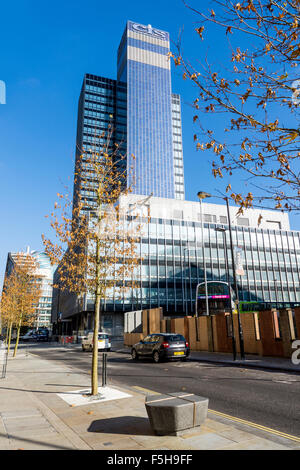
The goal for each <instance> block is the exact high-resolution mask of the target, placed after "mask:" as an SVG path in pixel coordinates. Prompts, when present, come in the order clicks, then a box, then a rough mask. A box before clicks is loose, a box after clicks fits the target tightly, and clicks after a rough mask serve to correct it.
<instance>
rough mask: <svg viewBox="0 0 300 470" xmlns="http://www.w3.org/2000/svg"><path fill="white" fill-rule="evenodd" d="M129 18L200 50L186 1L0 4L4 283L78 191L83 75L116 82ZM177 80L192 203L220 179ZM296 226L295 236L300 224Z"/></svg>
mask: <svg viewBox="0 0 300 470" xmlns="http://www.w3.org/2000/svg"><path fill="white" fill-rule="evenodd" d="M194 4H198V2H194ZM201 4H202V6H203V5H204V6H205V2H204V1H203V2H201ZM208 6H209V2H207V7H208ZM127 20H133V21H136V22H139V23H142V24H152V25H153V26H155V27H157V28H159V29H163V30H166V31H169V32H170V35H171V39H172V40H173V41H174V42H176V41H177V37H178V34H179V31H180V30H181V29H182V28H184V32H183V50H184V52H186V53H187V54H188V55H189V56H190V57H197V54H198V51H200V48H201V47H202V43H201V41H199V38H198V37H197V34H196V33H195V27H196V21H197V18H196V17H195V16H194V14H193V13H192V12H190V11H189V10H187V9H186V7H185V6H184V5H183V2H182V1H181V0H167V1H166V0H160V1H159V0H152V1H151V2H140V1H136V0H134V1H132V0H129V1H127V2H123V1H119V0H115V1H114V2H107V1H102V0H98V1H96V0H86V1H85V2H82V1H78V0H72V1H66V0H60V1H57V0H53V1H51V2H40V1H35V0H28V1H26V0H16V1H15V2H5V3H2V5H1V30H0V45H1V46H0V80H3V81H5V83H6V87H7V99H6V104H5V105H0V144H1V145H0V200H1V222H2V223H1V231H0V247H1V248H0V283H1V285H2V275H3V272H4V270H5V263H6V257H7V253H8V252H9V251H17V250H23V249H25V248H26V246H28V245H29V246H30V247H31V249H36V250H40V249H42V248H43V245H42V242H41V234H42V233H45V234H50V233H51V232H50V230H49V222H48V220H47V219H46V218H45V215H46V214H48V213H49V212H50V210H51V208H52V207H53V203H54V201H55V199H56V193H57V192H62V190H63V186H64V185H65V184H69V185H70V187H71V186H72V177H73V169H74V150H75V138H76V119H77V103H78V97H79V92H80V88H81V83H82V79H83V75H84V73H86V72H87V73H92V74H99V75H103V76H106V77H109V78H116V54H117V48H118V45H119V42H120V39H121V35H122V33H123V30H124V27H125V23H126V21H127ZM222 38H223V35H221V34H219V35H218V34H213V35H211V37H210V41H209V43H210V49H211V50H212V51H213V50H214V48H218V49H220V47H222V41H223V40H222ZM172 73H173V75H172V76H173V81H172V84H173V92H175V93H179V94H180V95H181V98H182V117H183V143H184V164H185V183H186V199H187V200H196V199H197V198H196V194H197V191H198V190H199V189H202V190H206V191H210V192H216V190H217V188H218V185H220V181H218V180H215V179H214V178H213V176H212V174H211V166H210V163H209V162H208V161H206V159H205V154H204V153H197V152H196V150H195V146H194V142H193V135H194V133H195V131H196V130H197V129H196V128H195V125H194V124H193V122H192V116H193V111H192V109H191V107H190V105H189V104H190V103H191V102H192V101H193V99H195V98H196V96H197V95H196V93H195V90H193V88H192V85H191V84H190V83H188V82H185V81H183V80H182V78H181V72H180V71H179V70H177V69H176V70H175V69H174V67H173V72H172ZM227 182H228V181H227V180H226V179H225V180H224V182H223V183H222V188H224V187H226V185H227ZM212 202H213V201H212ZM291 221H292V228H294V229H298V230H299V229H300V225H299V222H297V220H296V216H294V217H291Z"/></svg>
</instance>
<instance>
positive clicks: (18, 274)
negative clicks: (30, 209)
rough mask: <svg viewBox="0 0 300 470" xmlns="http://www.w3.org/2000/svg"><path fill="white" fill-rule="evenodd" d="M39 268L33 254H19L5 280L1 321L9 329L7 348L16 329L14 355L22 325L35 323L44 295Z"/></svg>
mask: <svg viewBox="0 0 300 470" xmlns="http://www.w3.org/2000/svg"><path fill="white" fill-rule="evenodd" d="M37 268H38V266H37V262H36V260H35V259H34V258H33V257H32V256H31V255H30V254H23V253H20V254H16V255H14V264H13V268H12V271H11V273H10V274H9V275H8V276H6V278H5V280H4V287H3V291H2V295H1V305H0V314H1V324H2V326H5V328H6V342H7V346H8V351H9V349H10V344H11V334H12V329H13V328H15V329H16V330H17V337H16V343H15V348H14V353H13V357H15V356H16V354H17V350H18V345H19V338H20V330H21V327H22V326H32V325H33V324H34V322H35V320H36V316H37V307H38V303H39V299H40V296H41V281H40V278H39V277H38V276H37V274H36V273H37Z"/></svg>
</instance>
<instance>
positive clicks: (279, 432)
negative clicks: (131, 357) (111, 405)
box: [133, 386, 300, 442]
mask: <svg viewBox="0 0 300 470" xmlns="http://www.w3.org/2000/svg"><path fill="white" fill-rule="evenodd" d="M133 388H135V389H137V390H140V391H142V392H147V393H150V394H151V395H160V394H159V393H158V392H155V391H154V390H149V389H148V388H143V387H138V386H135V387H133ZM208 411H209V413H212V414H215V415H217V416H220V417H222V418H226V419H229V420H231V421H235V422H237V423H240V424H245V425H247V426H251V427H253V428H256V429H259V430H261V431H265V432H269V433H270V434H275V435H276V436H279V437H283V438H285V439H290V440H292V441H296V442H300V437H297V436H293V435H291V434H287V433H284V432H281V431H277V430H276V429H272V428H268V427H266V426H262V425H261V424H256V423H252V422H251V421H247V420H245V419H241V418H236V417H235V416H231V415H227V414H225V413H221V412H220V411H215V410H211V409H210V408H209V409H208Z"/></svg>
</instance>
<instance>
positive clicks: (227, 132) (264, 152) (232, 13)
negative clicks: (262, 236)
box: [170, 0, 300, 212]
mask: <svg viewBox="0 0 300 470" xmlns="http://www.w3.org/2000/svg"><path fill="white" fill-rule="evenodd" d="M184 4H185V5H186V7H187V8H188V9H189V10H190V11H192V12H193V13H194V14H195V18H196V19H197V20H198V22H197V27H196V28H195V35H196V36H197V37H196V38H195V41H199V43H198V45H199V50H200V53H199V57H198V58H199V60H198V62H197V64H195V63H191V62H190V61H189V59H188V57H187V56H186V54H183V53H182V46H181V44H180V43H179V44H178V49H177V53H175V54H170V55H171V57H173V59H174V62H175V65H176V66H177V67H179V68H180V67H181V68H182V72H183V78H184V79H185V80H190V81H191V82H192V83H193V85H194V87H195V89H196V93H197V96H195V100H194V102H193V107H194V110H195V113H194V117H193V120H194V122H195V123H197V124H198V125H199V128H198V129H199V131H198V132H197V133H195V135H194V141H195V145H196V148H197V150H199V151H202V152H204V155H205V156H206V157H207V156H210V157H211V161H212V172H213V175H214V176H215V177H216V178H219V177H220V178H224V177H225V176H227V178H228V183H226V184H225V185H227V187H226V192H227V194H228V195H230V196H231V198H232V199H233V200H234V201H235V203H237V204H238V205H239V206H240V209H239V211H240V212H242V211H243V209H244V208H248V207H252V206H260V207H264V206H267V207H268V208H275V209H279V210H287V211H292V210H299V208H300V185H299V183H300V168H299V156H300V151H299V139H300V126H299V104H300V80H299V79H300V77H299V71H298V67H299V61H300V44H299V26H300V0H286V1H277V0H244V1H240V2H232V1H229V0H223V1H222V0H220V1H219V0H214V1H212V2H211V6H212V8H211V9H206V10H205V9H204V8H201V9H195V8H193V7H192V6H191V5H190V2H185V1H184ZM219 31H221V33H222V32H223V34H224V42H223V43H224V44H226V43H227V45H228V48H227V52H228V53H227V55H224V52H223V48H222V47H220V48H218V49H216V48H212V47H210V48H209V47H208V46H209V38H211V37H212V34H215V33H219ZM207 38H208V39H207ZM206 39H207V41H206ZM219 50H221V51H222V52H221V54H222V55H219ZM210 52H212V53H213V57H211V56H210ZM220 113H221V114H222V122H221V121H220V120H219V121H218V119H219V115H220ZM210 114H212V115H213V118H214V121H209V116H208V115H210ZM206 116H208V118H206ZM217 122H221V125H220V126H219V127H222V129H221V130H220V128H218V126H217V125H216V123H217ZM206 123H209V124H208V125H206ZM210 157H209V158H210ZM232 175H233V176H236V177H237V178H236V181H238V180H239V179H240V178H241V177H243V175H244V176H245V178H244V183H245V186H244V188H245V187H246V186H248V187H249V185H250V186H251V185H252V187H253V188H250V189H251V191H249V190H247V189H244V190H242V191H241V190H240V188H239V189H238V190H236V191H235V190H234V184H233V182H232V178H231V176H232ZM252 189H253V190H252Z"/></svg>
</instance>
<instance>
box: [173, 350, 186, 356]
mask: <svg viewBox="0 0 300 470" xmlns="http://www.w3.org/2000/svg"><path fill="white" fill-rule="evenodd" d="M183 355H184V352H183V351H177V352H174V356H183Z"/></svg>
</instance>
